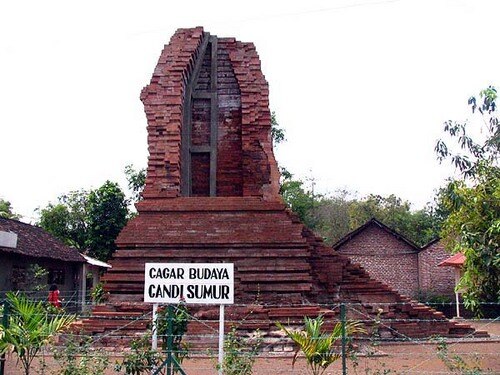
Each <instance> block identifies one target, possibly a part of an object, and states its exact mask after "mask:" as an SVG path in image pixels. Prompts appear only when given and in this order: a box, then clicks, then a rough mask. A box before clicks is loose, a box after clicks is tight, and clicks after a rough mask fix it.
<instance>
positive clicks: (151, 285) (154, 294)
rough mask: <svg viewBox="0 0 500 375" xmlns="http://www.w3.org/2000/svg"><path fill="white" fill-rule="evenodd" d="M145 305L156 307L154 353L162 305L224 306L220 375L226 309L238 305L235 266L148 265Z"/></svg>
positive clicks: (219, 358) (221, 328)
mask: <svg viewBox="0 0 500 375" xmlns="http://www.w3.org/2000/svg"><path fill="white" fill-rule="evenodd" d="M144 302H149V303H153V304H154V305H153V344H152V346H153V349H156V348H157V345H158V344H157V321H156V320H157V309H158V304H159V303H165V304H178V303H180V302H184V303H186V304H206V305H220V314H219V356H218V362H219V366H220V370H219V374H222V361H223V358H224V305H230V304H233V303H234V265H233V263H146V265H145V270H144Z"/></svg>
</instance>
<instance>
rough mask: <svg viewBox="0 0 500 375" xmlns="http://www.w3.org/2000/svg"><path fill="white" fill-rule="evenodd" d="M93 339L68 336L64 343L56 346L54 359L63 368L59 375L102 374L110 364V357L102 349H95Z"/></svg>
mask: <svg viewBox="0 0 500 375" xmlns="http://www.w3.org/2000/svg"><path fill="white" fill-rule="evenodd" d="M91 344H92V340H91V338H90V337H88V338H79V337H78V336H68V338H67V339H66V340H65V341H64V345H62V346H60V347H57V348H54V350H53V354H54V359H55V360H56V361H57V362H58V363H59V366H60V367H61V370H60V371H58V372H57V374H58V375H102V374H104V372H105V371H106V369H107V368H108V365H109V357H108V355H107V354H106V352H105V351H104V350H102V349H93V348H92V347H91Z"/></svg>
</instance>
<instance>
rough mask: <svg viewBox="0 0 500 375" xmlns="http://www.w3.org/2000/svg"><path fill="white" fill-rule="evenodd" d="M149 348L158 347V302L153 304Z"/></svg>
mask: <svg viewBox="0 0 500 375" xmlns="http://www.w3.org/2000/svg"><path fill="white" fill-rule="evenodd" d="M151 349H153V350H156V349H158V304H157V303H154V304H153V332H152V340H151Z"/></svg>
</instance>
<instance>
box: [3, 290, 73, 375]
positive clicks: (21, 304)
mask: <svg viewBox="0 0 500 375" xmlns="http://www.w3.org/2000/svg"><path fill="white" fill-rule="evenodd" d="M7 301H8V303H9V304H10V306H11V307H12V310H11V314H10V316H9V322H8V326H7V327H4V333H3V336H2V337H1V338H0V354H1V353H5V352H7V351H12V352H14V353H16V354H17V355H18V357H19V360H20V362H21V364H22V366H23V368H24V373H25V374H26V375H29V373H30V367H31V363H32V362H33V359H34V358H35V356H36V355H37V354H38V353H39V352H40V350H41V348H42V347H43V346H44V345H45V344H47V343H49V342H50V341H51V339H52V338H53V337H54V336H55V335H56V334H57V333H60V332H62V331H64V330H65V329H67V328H68V327H69V325H70V324H71V323H72V322H73V321H74V319H75V317H74V316H73V315H68V314H66V313H64V312H61V313H60V314H58V315H49V314H48V313H47V312H46V310H45V306H44V302H41V301H40V302H34V301H30V300H29V299H28V298H27V297H26V296H24V295H21V294H17V293H11V292H9V293H7Z"/></svg>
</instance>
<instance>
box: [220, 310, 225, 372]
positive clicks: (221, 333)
mask: <svg viewBox="0 0 500 375" xmlns="http://www.w3.org/2000/svg"><path fill="white" fill-rule="evenodd" d="M223 360H224V305H220V308H219V375H222V361H223Z"/></svg>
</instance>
